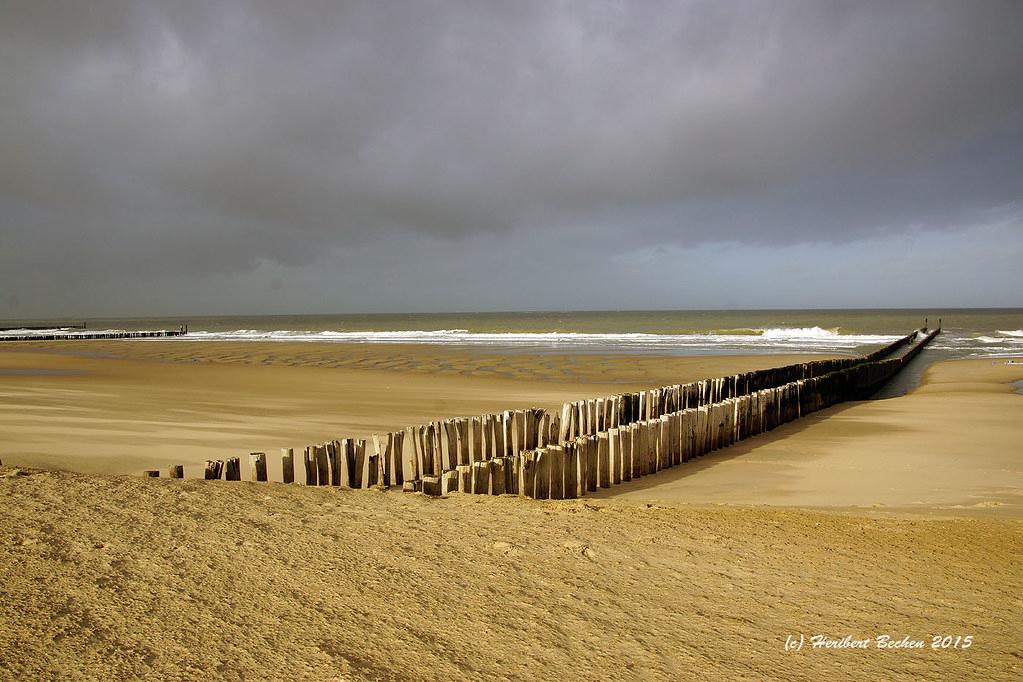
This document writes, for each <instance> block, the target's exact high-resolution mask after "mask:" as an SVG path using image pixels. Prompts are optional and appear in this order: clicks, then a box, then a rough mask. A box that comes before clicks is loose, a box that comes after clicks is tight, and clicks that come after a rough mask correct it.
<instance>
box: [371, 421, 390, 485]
mask: <svg viewBox="0 0 1023 682" xmlns="http://www.w3.org/2000/svg"><path fill="white" fill-rule="evenodd" d="M372 456H373V457H375V458H376V465H377V466H376V476H374V477H373V478H372V479H371V480H372V484H373V485H382V486H385V487H386V486H387V485H389V482H390V480H391V476H390V471H389V470H388V467H387V441H386V440H385V439H384V437H383V436H378V435H377V434H375V433H374V434H373V455H372Z"/></svg>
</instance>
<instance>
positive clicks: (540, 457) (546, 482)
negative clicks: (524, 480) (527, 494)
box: [533, 450, 551, 500]
mask: <svg viewBox="0 0 1023 682" xmlns="http://www.w3.org/2000/svg"><path fill="white" fill-rule="evenodd" d="M535 452H536V475H535V478H534V480H533V497H534V498H535V499H537V500H547V499H550V496H551V457H550V455H549V454H548V453H547V451H546V450H536V451H535Z"/></svg>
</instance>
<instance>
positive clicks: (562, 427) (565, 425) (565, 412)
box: [558, 403, 572, 443]
mask: <svg viewBox="0 0 1023 682" xmlns="http://www.w3.org/2000/svg"><path fill="white" fill-rule="evenodd" d="M571 423H572V403H565V404H564V405H562V406H561V424H559V428H558V442H561V443H564V442H565V441H567V440H568V437H569V434H568V432H569V431H570V430H571V429H570V425H571Z"/></svg>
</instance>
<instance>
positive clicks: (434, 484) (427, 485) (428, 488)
mask: <svg viewBox="0 0 1023 682" xmlns="http://www.w3.org/2000/svg"><path fill="white" fill-rule="evenodd" d="M423 493H424V494H425V495H430V496H431V497H439V496H440V494H441V487H440V477H439V476H423Z"/></svg>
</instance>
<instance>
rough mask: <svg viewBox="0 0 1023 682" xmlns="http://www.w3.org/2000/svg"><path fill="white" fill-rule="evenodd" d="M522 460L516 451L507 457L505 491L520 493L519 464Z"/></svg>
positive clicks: (512, 493)
mask: <svg viewBox="0 0 1023 682" xmlns="http://www.w3.org/2000/svg"><path fill="white" fill-rule="evenodd" d="M520 463H521V460H520V458H519V455H518V454H517V453H516V454H514V455H512V456H511V457H508V458H507V461H506V462H505V465H504V480H505V484H504V491H505V492H506V493H508V494H509V495H518V494H519V464H520Z"/></svg>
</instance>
